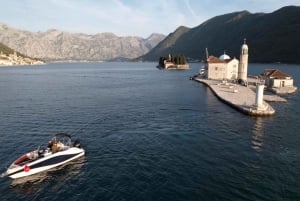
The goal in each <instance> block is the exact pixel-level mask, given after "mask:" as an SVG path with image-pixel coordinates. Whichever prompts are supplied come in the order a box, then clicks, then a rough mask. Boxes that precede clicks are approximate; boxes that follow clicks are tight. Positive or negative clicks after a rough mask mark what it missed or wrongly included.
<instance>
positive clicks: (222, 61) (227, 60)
mask: <svg viewBox="0 0 300 201" xmlns="http://www.w3.org/2000/svg"><path fill="white" fill-rule="evenodd" d="M231 60H232V59H225V60H221V59H219V58H218V57H215V56H209V57H208V59H207V62H208V63H229V62H230V61H231Z"/></svg>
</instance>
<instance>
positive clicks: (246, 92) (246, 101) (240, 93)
mask: <svg viewBox="0 0 300 201" xmlns="http://www.w3.org/2000/svg"><path fill="white" fill-rule="evenodd" d="M195 80H196V81H197V82H200V83H204V84H206V85H207V86H208V87H209V88H210V89H211V90H212V91H213V92H214V94H215V95H216V96H217V97H218V98H219V99H220V100H222V101H224V102H225V103H227V104H229V105H230V106H232V107H234V108H236V109H237V110H239V111H241V112H243V113H245V114H247V115H253V116H270V115H274V114H275V110H274V109H273V108H272V107H271V106H270V105H269V104H268V103H267V102H265V101H262V102H261V103H260V105H259V107H258V106H257V103H256V93H255V92H254V91H253V90H251V89H250V88H248V87H245V86H241V85H239V84H233V83H226V82H222V81H217V80H208V79H201V78H195Z"/></svg>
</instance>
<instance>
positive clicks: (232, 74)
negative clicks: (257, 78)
mask: <svg viewBox="0 0 300 201" xmlns="http://www.w3.org/2000/svg"><path fill="white" fill-rule="evenodd" d="M207 54H208V53H207ZM247 72H248V45H247V44H246V39H245V40H244V44H243V45H242V47H241V55H240V61H239V60H237V59H236V58H233V59H231V58H230V57H229V56H228V55H227V54H225V52H224V54H223V55H221V56H220V57H219V58H218V57H215V56H209V57H208V58H207V62H206V65H205V72H204V77H206V78H207V79H213V80H237V79H238V80H242V81H244V82H247Z"/></svg>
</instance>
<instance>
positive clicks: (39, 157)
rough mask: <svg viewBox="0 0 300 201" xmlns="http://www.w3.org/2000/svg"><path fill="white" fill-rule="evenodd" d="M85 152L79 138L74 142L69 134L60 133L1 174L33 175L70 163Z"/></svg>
mask: <svg viewBox="0 0 300 201" xmlns="http://www.w3.org/2000/svg"><path fill="white" fill-rule="evenodd" d="M84 153H85V151H84V149H83V148H81V146H80V143H79V141H78V140H76V141H75V142H74V143H73V142H72V141H71V136H70V135H69V134H66V133H58V134H56V135H54V136H53V138H52V139H51V140H50V141H49V142H48V147H47V148H41V146H40V147H39V148H38V149H37V150H34V151H31V152H28V153H26V154H24V155H22V156H21V157H19V158H18V159H17V160H15V161H14V162H13V163H12V164H11V165H10V166H9V167H8V168H7V170H6V171H5V172H4V173H2V174H1V177H5V176H8V177H10V178H12V179H17V178H21V177H26V176H29V175H33V174H36V173H39V172H42V171H46V170H49V169H51V168H54V167H57V166H60V165H63V164H65V163H68V162H70V161H72V160H74V159H77V158H79V157H81V156H83V155H84Z"/></svg>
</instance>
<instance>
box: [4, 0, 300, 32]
mask: <svg viewBox="0 0 300 201" xmlns="http://www.w3.org/2000/svg"><path fill="white" fill-rule="evenodd" d="M0 3H1V5H2V6H1V12H0V23H5V24H7V25H9V26H12V27H14V28H18V29H23V30H28V31H34V32H37V31H47V30H48V29H59V30H63V31H68V32H72V33H86V34H96V33H103V32H112V33H114V34H116V35H118V36H141V37H144V38H146V37H148V36H149V35H150V34H151V33H162V34H165V35H167V34H169V33H171V32H173V31H174V30H175V29H176V28H177V27H179V26H181V25H184V26H187V27H190V28H192V27H195V26H198V25H200V24H201V23H202V22H204V21H206V20H208V19H209V18H211V17H214V16H217V15H222V14H226V13H230V12H235V11H242V10H248V11H250V12H252V13H257V12H265V13H270V12H273V11H275V10H277V9H279V8H281V7H283V6H287V5H297V6H300V0H228V1H224V0H146V1H143V0H5V1H4V0H0Z"/></svg>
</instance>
